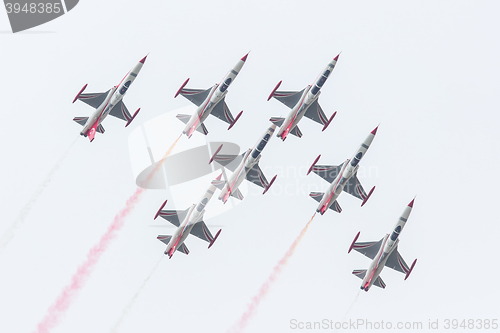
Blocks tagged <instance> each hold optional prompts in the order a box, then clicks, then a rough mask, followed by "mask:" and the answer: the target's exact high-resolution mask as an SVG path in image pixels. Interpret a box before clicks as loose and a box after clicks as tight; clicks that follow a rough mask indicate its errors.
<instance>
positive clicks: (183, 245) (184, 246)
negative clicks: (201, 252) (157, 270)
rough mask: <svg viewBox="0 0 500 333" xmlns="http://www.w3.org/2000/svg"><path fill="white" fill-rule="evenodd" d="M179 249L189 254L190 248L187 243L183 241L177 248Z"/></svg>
mask: <svg viewBox="0 0 500 333" xmlns="http://www.w3.org/2000/svg"><path fill="white" fill-rule="evenodd" d="M177 251H179V252H182V253H184V254H189V250H188V248H187V246H186V244H184V243H182V244H181V246H179V247H178V248H177Z"/></svg>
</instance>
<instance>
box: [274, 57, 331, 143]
mask: <svg viewBox="0 0 500 333" xmlns="http://www.w3.org/2000/svg"><path fill="white" fill-rule="evenodd" d="M339 55H340V54H339ZM339 55H337V56H336V57H335V58H333V60H332V61H331V62H330V63H329V64H328V65H327V66H326V68H325V69H324V70H323V72H321V74H320V76H319V77H318V78H317V79H316V81H315V82H314V84H312V85H308V86H307V87H305V88H304V89H302V90H301V91H278V88H279V87H280V85H281V82H282V81H280V82H278V84H277V85H276V87H274V89H273V91H272V92H271V94H270V95H269V97H268V98H267V100H268V101H269V100H270V99H271V98H272V97H274V98H276V99H277V100H278V101H280V102H281V103H283V104H285V105H286V106H288V107H289V108H290V109H292V111H290V113H289V114H288V116H287V117H286V118H280V117H273V118H271V119H269V120H270V121H271V122H272V123H273V124H276V125H278V126H280V127H281V128H280V130H279V131H278V133H277V134H276V136H277V137H280V138H281V139H282V140H283V141H285V139H286V138H287V136H288V134H293V135H295V136H298V137H299V138H300V137H302V132H301V131H300V129H299V127H298V126H297V124H298V123H299V121H300V120H301V119H302V117H304V116H306V117H307V118H309V119H311V120H313V121H315V122H317V123H319V124H321V125H323V131H324V130H325V129H326V128H327V127H328V125H330V123H331V122H332V120H333V118H334V117H335V115H336V114H337V112H334V113H333V114H332V116H331V117H330V118H327V117H326V115H325V113H324V112H323V109H322V108H321V106H320V105H319V103H318V97H319V95H320V94H321V88H322V87H323V85H324V84H325V82H326V80H327V79H328V77H329V76H330V74H331V73H332V71H333V69H334V68H335V65H336V64H337V60H338V59H339Z"/></svg>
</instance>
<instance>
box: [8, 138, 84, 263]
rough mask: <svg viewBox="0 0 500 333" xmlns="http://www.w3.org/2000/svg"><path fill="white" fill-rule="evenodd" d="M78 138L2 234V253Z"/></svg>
mask: <svg viewBox="0 0 500 333" xmlns="http://www.w3.org/2000/svg"><path fill="white" fill-rule="evenodd" d="M77 140H78V137H77V138H76V139H75V141H73V143H72V144H71V145H70V146H69V147H68V149H66V151H65V152H64V154H62V156H61V157H60V158H59V160H58V161H57V162H56V164H55V165H54V167H53V168H52V170H50V171H49V173H48V174H47V177H45V179H44V180H43V182H42V183H41V184H40V185H39V186H38V188H37V189H36V191H35V193H33V195H32V196H31V198H30V199H29V200H28V202H27V203H26V204H25V205H24V207H23V208H22V209H21V212H20V213H19V215H18V217H17V218H16V220H15V221H14V223H12V225H11V226H10V227H9V229H7V231H6V232H5V233H4V235H3V236H2V239H0V255H1V254H2V253H3V251H4V250H5V248H6V247H7V245H8V244H9V242H10V241H11V240H12V238H13V237H14V234H15V233H16V230H17V228H19V226H20V225H21V224H22V223H23V222H24V219H26V216H28V214H29V212H30V211H31V208H33V205H34V204H35V202H36V200H37V199H38V197H39V196H40V194H42V193H43V191H44V190H45V188H46V187H47V186H48V185H49V183H50V181H51V180H52V177H53V176H54V174H55V173H56V171H57V170H59V167H60V166H61V164H62V162H63V161H64V160H65V159H66V156H67V155H68V153H69V152H70V150H71V148H72V147H73V146H74V145H75V143H76V141H77Z"/></svg>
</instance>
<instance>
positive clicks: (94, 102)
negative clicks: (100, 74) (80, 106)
mask: <svg viewBox="0 0 500 333" xmlns="http://www.w3.org/2000/svg"><path fill="white" fill-rule="evenodd" d="M109 90H111V89H109ZM109 90H108V91H106V92H103V93H94V94H80V95H79V96H78V98H77V99H79V100H80V101H82V102H84V103H86V104H88V105H90V106H91V107H93V108H94V109H97V108H98V107H99V106H100V105H101V104H102V102H104V100H105V99H106V96H108V93H109Z"/></svg>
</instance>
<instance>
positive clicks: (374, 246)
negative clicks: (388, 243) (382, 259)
mask: <svg viewBox="0 0 500 333" xmlns="http://www.w3.org/2000/svg"><path fill="white" fill-rule="evenodd" d="M383 241H384V239H383V238H382V239H381V240H379V241H378V242H360V243H354V244H353V246H352V248H353V249H354V250H356V251H358V252H359V253H362V254H364V255H365V256H367V257H368V258H370V259H373V258H375V256H376V255H377V253H378V250H379V249H380V246H381V245H382V242H383Z"/></svg>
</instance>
